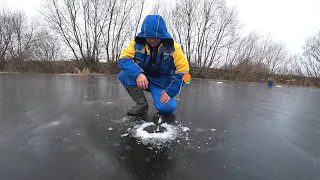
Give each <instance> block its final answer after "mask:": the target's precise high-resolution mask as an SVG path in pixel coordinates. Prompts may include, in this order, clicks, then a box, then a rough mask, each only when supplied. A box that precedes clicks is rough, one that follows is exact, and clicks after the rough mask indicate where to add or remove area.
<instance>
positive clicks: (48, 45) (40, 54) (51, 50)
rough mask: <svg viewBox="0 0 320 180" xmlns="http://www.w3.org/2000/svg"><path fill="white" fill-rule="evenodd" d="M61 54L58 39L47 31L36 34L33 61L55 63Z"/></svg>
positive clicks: (33, 45)
mask: <svg viewBox="0 0 320 180" xmlns="http://www.w3.org/2000/svg"><path fill="white" fill-rule="evenodd" d="M59 54H60V42H59V41H58V38H57V37H54V36H53V35H51V34H50V33H49V32H48V31H47V30H41V31H39V32H36V33H35V40H34V43H33V44H32V54H31V60H36V61H55V60H57V57H58V56H59Z"/></svg>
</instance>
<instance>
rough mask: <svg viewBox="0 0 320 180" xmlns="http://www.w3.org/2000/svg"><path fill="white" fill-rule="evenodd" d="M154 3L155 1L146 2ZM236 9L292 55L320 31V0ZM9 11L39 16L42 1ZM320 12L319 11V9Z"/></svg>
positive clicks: (241, 3)
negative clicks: (15, 10)
mask: <svg viewBox="0 0 320 180" xmlns="http://www.w3.org/2000/svg"><path fill="white" fill-rule="evenodd" d="M147 1H150V2H151V1H152V2H153V1H154V0H147ZM226 2H227V4H228V5H229V6H235V7H236V8H237V10H238V12H239V19H240V21H241V22H242V23H243V25H244V31H245V32H249V31H252V30H256V31H258V32H260V33H261V34H263V35H264V34H268V33H269V34H270V35H271V37H273V39H274V40H280V41H283V42H284V43H286V45H287V47H288V49H289V50H290V51H291V52H292V53H295V52H297V53H300V52H301V47H302V45H303V44H304V41H305V39H306V38H307V37H309V36H313V35H314V34H315V33H316V32H317V31H320V21H319V17H320V11H319V7H320V0H226ZM4 3H5V4H6V5H9V7H10V9H15V8H19V9H23V10H24V11H25V12H26V13H27V15H28V16H34V15H37V12H36V8H37V7H38V6H39V5H40V3H41V0H0V7H3V5H4ZM317 8H318V9H317Z"/></svg>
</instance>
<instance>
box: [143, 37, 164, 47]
mask: <svg viewBox="0 0 320 180" xmlns="http://www.w3.org/2000/svg"><path fill="white" fill-rule="evenodd" d="M146 40H147V43H148V44H149V45H150V46H151V47H156V46H158V45H159V43H160V41H161V39H160V38H146Z"/></svg>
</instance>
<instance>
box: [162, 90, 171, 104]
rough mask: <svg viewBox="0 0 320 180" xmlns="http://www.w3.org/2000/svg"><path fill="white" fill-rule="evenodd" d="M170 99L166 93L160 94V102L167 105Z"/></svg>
mask: <svg viewBox="0 0 320 180" xmlns="http://www.w3.org/2000/svg"><path fill="white" fill-rule="evenodd" d="M170 99H171V97H170V96H169V95H168V94H167V93H166V91H164V90H163V91H162V92H161V97H160V102H164V103H167V102H169V100H170Z"/></svg>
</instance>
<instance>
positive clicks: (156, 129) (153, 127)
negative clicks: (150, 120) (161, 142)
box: [144, 125, 167, 133]
mask: <svg viewBox="0 0 320 180" xmlns="http://www.w3.org/2000/svg"><path fill="white" fill-rule="evenodd" d="M144 130H145V131H147V132H148V133H163V132H165V131H167V129H166V128H164V127H162V126H160V125H151V126H148V127H146V128H144Z"/></svg>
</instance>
